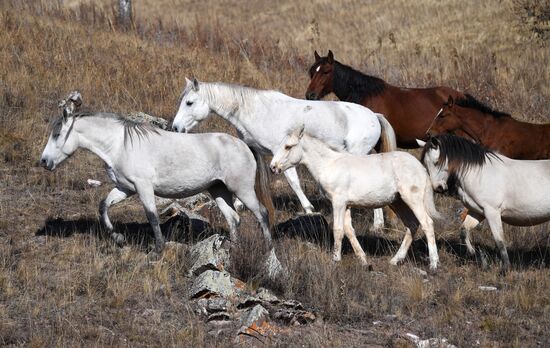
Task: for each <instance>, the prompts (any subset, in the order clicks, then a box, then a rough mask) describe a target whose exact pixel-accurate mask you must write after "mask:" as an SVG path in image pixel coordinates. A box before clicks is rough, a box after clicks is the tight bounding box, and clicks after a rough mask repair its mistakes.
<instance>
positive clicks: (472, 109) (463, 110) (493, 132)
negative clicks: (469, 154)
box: [428, 94, 550, 160]
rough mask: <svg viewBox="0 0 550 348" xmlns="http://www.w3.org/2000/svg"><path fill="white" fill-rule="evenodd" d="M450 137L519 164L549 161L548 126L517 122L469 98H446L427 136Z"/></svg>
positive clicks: (549, 126) (549, 124)
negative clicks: (516, 161) (518, 160)
mask: <svg viewBox="0 0 550 348" xmlns="http://www.w3.org/2000/svg"><path fill="white" fill-rule="evenodd" d="M443 133H452V134H455V135H459V136H462V137H465V138H469V139H471V140H473V141H475V142H476V143H478V144H481V145H483V146H485V147H486V148H489V149H491V150H493V151H497V152H499V153H501V154H503V155H504V156H506V157H510V158H514V159H520V160H538V159H549V158H550V123H547V124H533V123H527V122H522V121H518V120H516V119H514V118H512V116H510V115H509V114H506V113H503V112H500V111H495V110H492V109H491V108H490V107H488V106H487V105H484V104H483V103H481V102H480V101H478V100H476V99H475V98H474V97H472V96H471V95H469V94H466V95H465V96H464V98H460V99H457V100H456V101H455V100H454V99H453V97H449V99H448V101H447V102H446V103H445V104H444V105H443V108H442V109H441V110H440V112H439V113H438V114H437V115H436V117H435V119H434V121H433V124H432V125H431V126H430V128H429V129H428V134H429V135H436V134H443Z"/></svg>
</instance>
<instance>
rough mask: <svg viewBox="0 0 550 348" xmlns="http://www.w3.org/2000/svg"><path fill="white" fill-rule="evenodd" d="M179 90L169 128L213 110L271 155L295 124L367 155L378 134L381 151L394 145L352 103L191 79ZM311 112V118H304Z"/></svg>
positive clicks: (294, 180)
mask: <svg viewBox="0 0 550 348" xmlns="http://www.w3.org/2000/svg"><path fill="white" fill-rule="evenodd" d="M186 81H187V85H186V87H185V89H184V91H183V94H182V98H181V103H180V107H179V110H178V113H177V115H176V117H175V118H174V122H173V124H172V129H174V130H176V131H178V132H182V131H183V132H189V131H190V130H191V129H192V128H193V127H194V126H196V125H197V123H199V122H200V121H202V120H204V119H206V118H207V117H208V116H209V114H210V112H213V113H215V114H217V115H219V116H221V117H222V118H224V119H226V120H227V121H229V122H230V123H231V124H233V125H234V126H235V128H236V129H237V131H238V133H239V136H240V137H241V138H242V139H243V140H244V141H245V142H246V143H247V144H248V145H249V146H251V147H252V148H256V149H258V150H260V151H262V152H263V153H265V154H269V155H273V154H274V153H275V151H276V150H277V147H278V146H279V145H280V144H281V141H282V140H283V138H284V137H285V135H286V134H287V133H288V132H289V131H290V130H292V129H295V128H297V127H298V125H303V124H305V127H306V131H307V132H308V133H310V134H312V135H313V136H315V137H317V138H319V139H322V140H323V141H324V142H326V143H328V144H330V145H331V146H332V147H333V148H334V149H337V150H338V151H345V152H349V153H353V154H368V153H369V152H371V151H372V150H373V147H374V146H375V145H376V143H377V142H378V140H379V139H381V140H382V144H381V145H382V146H381V151H383V152H386V151H393V150H395V149H396V140H395V133H394V131H393V128H392V127H391V125H390V124H389V122H388V121H387V120H386V119H385V118H384V116H382V115H381V114H375V113H373V112H372V111H371V110H369V109H367V108H365V107H363V106H361V105H358V104H352V103H346V102H334V101H309V100H303V99H295V98H291V97H289V96H287V95H285V94H283V93H280V92H277V91H270V90H257V89H253V88H248V87H243V86H238V85H230V84H224V83H206V82H200V83H199V82H198V81H197V80H196V79H195V80H193V81H190V80H189V79H187V78H186ZM306 116H315V117H306ZM285 176H286V178H287V180H288V182H289V184H290V187H291V188H292V190H293V191H294V192H295V193H296V195H297V196H298V199H299V200H300V203H301V204H302V207H303V208H304V209H305V211H306V213H311V212H313V206H312V204H311V203H310V202H309V200H308V199H307V197H306V196H305V194H304V192H303V191H302V189H301V187H300V181H299V179H298V174H297V173H296V169H295V168H290V169H289V170H287V171H285ZM383 226H384V216H383V214H382V210H377V211H375V219H374V227H375V228H381V227H383Z"/></svg>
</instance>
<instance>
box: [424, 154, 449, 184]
mask: <svg viewBox="0 0 550 348" xmlns="http://www.w3.org/2000/svg"><path fill="white" fill-rule="evenodd" d="M428 146H429V148H428V149H426V152H425V154H424V165H425V166H426V169H427V170H428V174H429V175H430V181H431V182H432V187H433V189H434V191H436V192H445V191H447V189H448V187H447V181H448V180H449V166H448V164H447V161H445V163H444V164H443V165H440V164H439V156H440V150H439V146H437V145H434V144H431V145H428Z"/></svg>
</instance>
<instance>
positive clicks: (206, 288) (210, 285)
mask: <svg viewBox="0 0 550 348" xmlns="http://www.w3.org/2000/svg"><path fill="white" fill-rule="evenodd" d="M234 294H235V286H234V284H233V282H232V279H231V275H230V274H229V273H228V272H225V271H223V272H218V271H212V270H207V271H205V272H202V273H201V274H200V275H199V276H198V277H197V278H196V279H195V281H194V282H193V285H192V286H191V290H190V291H189V297H191V298H209V297H212V296H222V297H230V296H233V295H234Z"/></svg>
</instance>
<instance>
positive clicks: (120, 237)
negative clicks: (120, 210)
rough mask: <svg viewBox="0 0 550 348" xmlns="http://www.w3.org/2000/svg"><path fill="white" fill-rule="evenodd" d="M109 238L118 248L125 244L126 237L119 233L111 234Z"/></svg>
mask: <svg viewBox="0 0 550 348" xmlns="http://www.w3.org/2000/svg"><path fill="white" fill-rule="evenodd" d="M111 238H112V239H113V241H114V242H115V244H116V245H117V246H119V247H122V246H124V244H125V242H126V237H124V236H123V235H122V234H120V233H116V232H113V233H112V234H111Z"/></svg>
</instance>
